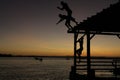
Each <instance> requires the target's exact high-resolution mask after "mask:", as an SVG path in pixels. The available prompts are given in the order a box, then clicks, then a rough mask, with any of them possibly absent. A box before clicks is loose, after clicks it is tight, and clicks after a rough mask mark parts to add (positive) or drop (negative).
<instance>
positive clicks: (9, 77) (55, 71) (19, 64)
mask: <svg viewBox="0 0 120 80" xmlns="http://www.w3.org/2000/svg"><path fill="white" fill-rule="evenodd" d="M72 64H73V60H66V59H49V58H45V59H43V61H42V62H40V61H39V60H35V59H34V58H32V57H26V58H25V57H17V58H16V57H13V58H7V57H6V58H3V57H0V80H69V72H70V70H71V65H72Z"/></svg>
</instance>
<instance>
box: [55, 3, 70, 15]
mask: <svg viewBox="0 0 120 80" xmlns="http://www.w3.org/2000/svg"><path fill="white" fill-rule="evenodd" d="M61 5H62V7H57V8H58V9H60V10H66V12H67V15H68V16H72V10H71V9H70V8H69V6H68V4H67V3H66V2H64V1H61Z"/></svg>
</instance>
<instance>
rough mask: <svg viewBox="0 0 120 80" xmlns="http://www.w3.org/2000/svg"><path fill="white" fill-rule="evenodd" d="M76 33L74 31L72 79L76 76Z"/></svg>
mask: <svg viewBox="0 0 120 80" xmlns="http://www.w3.org/2000/svg"><path fill="white" fill-rule="evenodd" d="M76 43H77V33H74V79H75V78H76V61H77V60H76V59H77V57H76V46H77V44H76Z"/></svg>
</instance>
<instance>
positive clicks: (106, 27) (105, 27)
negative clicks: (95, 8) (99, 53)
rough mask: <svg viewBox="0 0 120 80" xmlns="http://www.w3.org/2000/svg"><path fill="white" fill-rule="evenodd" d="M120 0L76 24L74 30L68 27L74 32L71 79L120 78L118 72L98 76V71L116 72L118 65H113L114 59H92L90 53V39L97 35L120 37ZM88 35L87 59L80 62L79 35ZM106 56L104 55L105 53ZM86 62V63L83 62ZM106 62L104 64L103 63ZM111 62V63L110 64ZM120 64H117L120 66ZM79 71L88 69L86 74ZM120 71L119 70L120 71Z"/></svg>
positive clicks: (98, 79) (119, 79) (117, 79)
mask: <svg viewBox="0 0 120 80" xmlns="http://www.w3.org/2000/svg"><path fill="white" fill-rule="evenodd" d="M119 10H120V1H119V2H118V3H115V4H113V5H112V6H110V7H108V8H107V9H103V11H101V12H99V13H97V14H96V15H93V16H91V17H89V18H87V19H86V20H83V22H80V24H78V25H76V26H74V28H73V29H72V30H69V29H68V33H71V34H74V65H73V66H72V67H71V72H70V80H120V77H116V76H117V74H115V75H111V76H109V77H104V76H97V75H96V72H105V73H106V72H110V73H116V72H115V71H117V70H119V68H120V67H119V68H117V67H115V68H114V67H113V66H112V61H102V60H97V61H92V58H91V54H90V44H91V43H90V40H91V39H92V38H93V37H94V36H95V35H111V36H117V37H118V39H120V29H119V27H118V26H120V22H119V21H120V16H119V15H120V11H119ZM79 35H80V36H81V35H86V39H87V56H86V60H85V61H81V62H80V63H79V64H78V61H77V59H78V58H77V57H78V56H77V51H78V47H77V44H78V40H79V39H80V38H79V37H78V36H79ZM103 56H104V55H103ZM106 60H109V59H108V58H107V59H106ZM82 63H86V64H82ZM103 63H104V64H103ZM108 63H109V64H108ZM119 65H120V64H118V65H117V64H116V66H119ZM78 71H82V72H84V71H86V74H84V75H83V74H81V73H79V72H78ZM118 73H119V72H118Z"/></svg>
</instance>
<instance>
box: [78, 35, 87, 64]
mask: <svg viewBox="0 0 120 80" xmlns="http://www.w3.org/2000/svg"><path fill="white" fill-rule="evenodd" d="M84 36H85V34H84V35H83V36H82V37H81V38H80V39H79V40H78V41H77V42H79V45H80V48H79V49H78V50H77V51H76V53H77V54H78V58H79V61H78V62H80V59H81V54H82V51H83V40H84Z"/></svg>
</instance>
